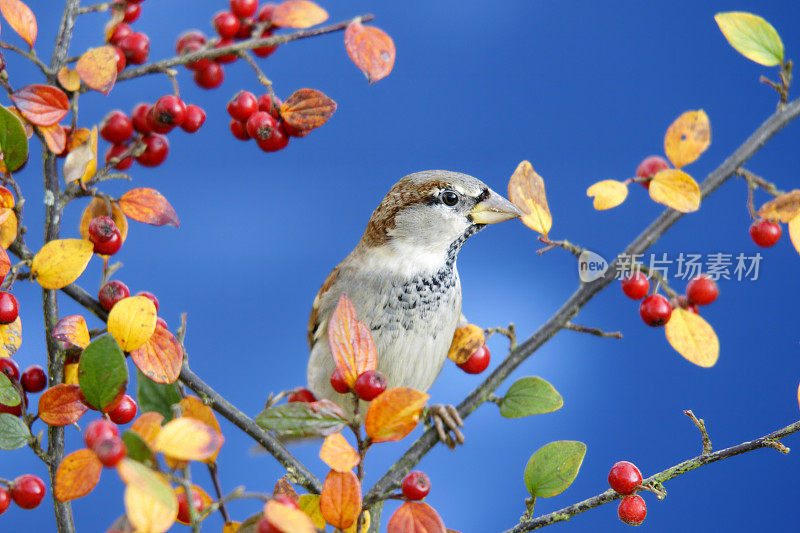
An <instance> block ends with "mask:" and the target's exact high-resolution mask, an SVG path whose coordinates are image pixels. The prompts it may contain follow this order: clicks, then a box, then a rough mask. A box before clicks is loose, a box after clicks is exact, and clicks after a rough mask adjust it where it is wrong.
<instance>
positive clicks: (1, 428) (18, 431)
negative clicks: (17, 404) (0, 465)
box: [0, 413, 31, 450]
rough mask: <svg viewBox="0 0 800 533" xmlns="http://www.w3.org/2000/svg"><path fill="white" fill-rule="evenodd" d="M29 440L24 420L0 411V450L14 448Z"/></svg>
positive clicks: (20, 446)
mask: <svg viewBox="0 0 800 533" xmlns="http://www.w3.org/2000/svg"><path fill="white" fill-rule="evenodd" d="M29 440H31V431H30V430H29V429H28V426H26V425H25V422H23V421H22V420H20V419H19V418H18V417H16V416H14V415H12V414H11V413H0V450H16V449H17V448H22V447H23V446H25V445H26V444H28V441H29Z"/></svg>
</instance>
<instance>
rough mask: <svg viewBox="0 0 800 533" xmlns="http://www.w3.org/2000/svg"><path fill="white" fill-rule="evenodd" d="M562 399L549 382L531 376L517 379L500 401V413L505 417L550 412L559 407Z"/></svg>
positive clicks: (561, 404)
mask: <svg viewBox="0 0 800 533" xmlns="http://www.w3.org/2000/svg"><path fill="white" fill-rule="evenodd" d="M563 405H564V399H563V398H562V397H561V395H560V394H559V393H558V391H557V390H556V389H555V387H553V386H552V385H551V384H550V383H548V382H547V381H545V380H544V379H542V378H540V377H537V376H532V377H524V378H520V379H518V380H517V381H516V382H515V383H514V384H513V385H511V387H510V388H509V389H508V392H506V395H505V396H504V397H503V400H502V401H501V402H500V414H501V415H503V416H505V417H506V418H517V417H520V416H530V415H539V414H543V413H552V412H553V411H557V410H559V409H561V407H562V406H563Z"/></svg>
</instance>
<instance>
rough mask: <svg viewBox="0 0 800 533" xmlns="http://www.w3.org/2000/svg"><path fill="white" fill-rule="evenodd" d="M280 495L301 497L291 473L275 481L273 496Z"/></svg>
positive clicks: (294, 498)
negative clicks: (290, 478)
mask: <svg viewBox="0 0 800 533" xmlns="http://www.w3.org/2000/svg"><path fill="white" fill-rule="evenodd" d="M190 398H191V396H190ZM280 495H284V496H288V497H289V498H291V499H293V500H294V501H297V500H298V498H299V496H297V491H296V490H294V487H292V484H291V483H290V482H289V474H286V475H284V476H283V477H282V478H280V479H279V480H278V481H276V482H275V487H274V488H273V489H272V497H273V498H275V497H276V496H280Z"/></svg>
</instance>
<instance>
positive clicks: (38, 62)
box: [0, 41, 51, 76]
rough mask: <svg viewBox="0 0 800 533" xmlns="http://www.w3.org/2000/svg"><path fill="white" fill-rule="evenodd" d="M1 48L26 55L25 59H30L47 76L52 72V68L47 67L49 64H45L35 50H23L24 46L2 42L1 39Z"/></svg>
mask: <svg viewBox="0 0 800 533" xmlns="http://www.w3.org/2000/svg"><path fill="white" fill-rule="evenodd" d="M0 48H4V49H6V50H11V51H12V52H15V53H17V54H19V55H21V56H22V57H24V58H25V59H27V60H28V61H30V62H31V63H33V64H34V65H36V66H37V67H39V70H41V71H42V73H44V75H45V76H49V75H50V74H51V72H50V69H48V68H47V65H45V64H44V63H43V62H42V60H41V59H39V57H38V56H37V55H36V52H34V51H33V50H31V51H30V52H28V51H26V50H23V49H22V48H19V47H17V46H14V45H13V44H10V43H6V42H2V41H0Z"/></svg>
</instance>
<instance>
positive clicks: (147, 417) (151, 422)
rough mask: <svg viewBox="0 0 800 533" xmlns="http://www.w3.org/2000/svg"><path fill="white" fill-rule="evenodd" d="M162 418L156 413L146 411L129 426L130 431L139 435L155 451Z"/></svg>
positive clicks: (162, 421)
mask: <svg viewBox="0 0 800 533" xmlns="http://www.w3.org/2000/svg"><path fill="white" fill-rule="evenodd" d="M163 423H164V416H163V415H162V414H161V413H158V412H156V411H147V412H144V413H142V414H141V415H139V417H138V418H137V419H136V420H134V421H133V424H131V429H130V431H132V432H134V433H136V434H137V435H139V437H141V438H142V440H143V441H144V442H145V443H146V444H147V446H149V447H150V448H151V449H153V450H155V445H156V437H158V434H159V433H161V427H162V426H161V425H162V424H163Z"/></svg>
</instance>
